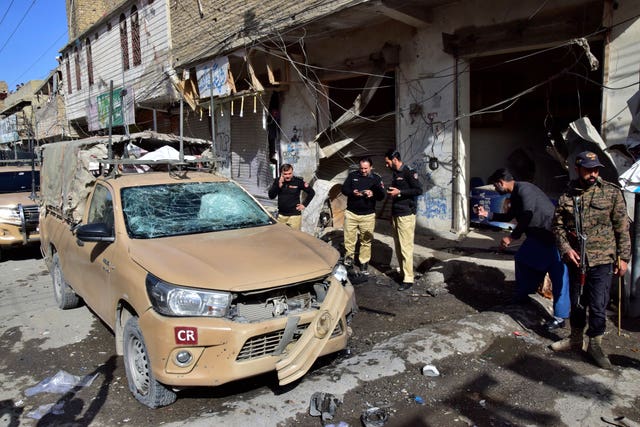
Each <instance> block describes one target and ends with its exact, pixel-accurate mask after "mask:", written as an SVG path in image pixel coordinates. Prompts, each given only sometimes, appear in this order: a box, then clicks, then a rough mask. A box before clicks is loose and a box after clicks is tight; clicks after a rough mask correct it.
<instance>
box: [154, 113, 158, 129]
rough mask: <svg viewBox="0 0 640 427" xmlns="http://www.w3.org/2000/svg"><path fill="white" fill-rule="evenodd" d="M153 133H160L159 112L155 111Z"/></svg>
mask: <svg viewBox="0 0 640 427" xmlns="http://www.w3.org/2000/svg"><path fill="white" fill-rule="evenodd" d="M153 131H154V132H158V112H157V111H156V109H155V108H154V109H153Z"/></svg>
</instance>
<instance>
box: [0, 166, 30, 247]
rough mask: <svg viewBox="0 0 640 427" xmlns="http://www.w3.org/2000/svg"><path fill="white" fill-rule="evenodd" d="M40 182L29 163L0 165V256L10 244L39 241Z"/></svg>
mask: <svg viewBox="0 0 640 427" xmlns="http://www.w3.org/2000/svg"><path fill="white" fill-rule="evenodd" d="M39 185H40V172H39V171H38V170H37V169H35V168H33V167H32V166H26V165H2V166H0V257H1V256H2V253H3V252H4V251H6V250H7V249H9V248H12V247H16V246H24V245H29V244H37V243H39V242H40V229H39V226H38V217H39V208H38V202H37V201H36V198H37V191H38V188H39Z"/></svg>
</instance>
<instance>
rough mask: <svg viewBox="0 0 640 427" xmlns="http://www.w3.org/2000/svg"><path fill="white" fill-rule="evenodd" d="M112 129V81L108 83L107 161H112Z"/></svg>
mask: <svg viewBox="0 0 640 427" xmlns="http://www.w3.org/2000/svg"><path fill="white" fill-rule="evenodd" d="M112 128H113V80H110V81H109V151H108V153H109V155H108V159H109V160H111V159H113V147H112V145H111V131H112Z"/></svg>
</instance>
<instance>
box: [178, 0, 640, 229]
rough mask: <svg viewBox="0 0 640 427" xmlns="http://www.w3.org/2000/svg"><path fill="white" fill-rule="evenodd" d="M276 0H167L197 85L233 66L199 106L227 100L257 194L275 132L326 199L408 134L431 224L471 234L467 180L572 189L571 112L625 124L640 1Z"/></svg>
mask: <svg viewBox="0 0 640 427" xmlns="http://www.w3.org/2000/svg"><path fill="white" fill-rule="evenodd" d="M276 3H277V4H274V3H273V2H270V3H269V4H268V5H266V4H262V3H260V2H245V3H242V4H240V3H239V2H222V3H216V4H215V5H214V4H211V3H206V2H199V1H196V0H193V1H182V2H175V3H173V2H172V3H171V6H170V9H171V10H170V16H171V27H172V34H171V35H172V42H173V48H172V52H173V61H174V62H173V65H174V67H175V68H176V69H177V70H186V71H188V75H189V76H190V78H193V76H194V75H195V76H196V80H197V81H196V84H197V85H198V87H199V89H203V88H205V87H206V86H207V83H206V82H205V84H204V85H202V84H201V81H200V80H201V79H203V80H207V79H209V80H210V81H211V83H212V85H213V84H215V81H216V79H215V76H214V78H211V77H210V76H207V73H206V71H205V70H207V69H208V67H210V68H211V69H215V70H220V69H221V68H222V69H224V70H228V74H226V75H225V72H227V71H225V72H223V73H222V74H220V76H222V78H221V79H218V80H217V81H218V83H219V84H220V85H227V86H225V87H224V88H223V90H222V91H221V92H213V93H214V95H213V97H214V102H209V101H210V100H209V96H210V94H211V93H212V92H211V91H208V92H207V89H206V88H205V90H204V91H203V93H199V94H198V95H197V97H198V98H199V104H198V105H199V107H200V108H203V109H204V110H205V113H204V114H209V113H210V111H211V107H210V105H212V104H213V105H214V114H213V116H214V117H215V120H214V128H215V135H216V144H217V148H218V150H219V154H220V155H223V156H226V157H227V158H228V167H227V169H226V172H227V173H228V174H229V175H230V176H231V177H232V178H234V179H236V180H238V181H240V182H242V183H243V184H245V185H247V184H249V185H248V186H249V187H250V188H251V190H252V192H253V193H254V194H257V195H260V193H261V192H262V193H266V188H267V186H268V185H269V182H270V177H271V175H270V169H272V168H273V166H272V164H273V161H272V157H273V154H274V153H273V151H274V147H273V146H271V148H270V146H269V140H270V139H273V138H274V137H275V138H277V144H276V147H275V151H277V153H276V157H277V159H278V161H279V163H282V162H287V163H292V164H293V165H294V167H295V168H296V173H297V174H300V175H302V176H304V177H305V178H306V179H314V180H315V181H316V185H317V186H318V185H320V186H321V192H320V193H321V194H322V195H323V196H324V197H318V201H317V203H322V202H323V201H324V200H326V199H330V200H333V199H334V198H336V196H335V195H336V194H337V193H338V192H337V191H336V190H335V186H336V185H339V184H340V183H342V181H343V180H344V177H345V176H346V174H347V172H348V170H349V167H351V166H353V165H355V164H356V163H357V159H358V157H359V156H361V155H363V154H368V155H371V156H372V157H373V162H374V168H375V170H377V171H378V172H379V173H382V174H383V177H385V176H386V173H387V172H386V171H384V165H383V160H382V159H383V157H382V156H383V154H384V152H385V151H386V150H387V149H389V148H397V149H398V150H399V151H400V153H401V155H402V157H403V159H404V160H405V163H407V164H409V165H410V166H411V167H413V168H415V169H416V170H417V172H418V174H419V176H420V180H421V181H422V183H423V186H424V190H425V192H424V194H423V195H422V196H420V198H419V208H418V228H419V229H423V230H430V231H433V232H436V233H438V234H444V235H451V233H453V234H454V235H459V234H462V233H464V232H466V230H467V227H468V224H469V194H470V190H471V189H472V187H473V185H475V184H479V183H482V181H483V179H486V177H487V176H488V175H489V174H490V173H491V172H492V171H493V170H494V169H496V168H498V167H502V166H508V167H510V168H512V169H513V170H514V171H515V173H516V175H517V177H518V178H519V179H526V180H532V181H533V182H535V183H537V184H538V185H540V186H541V187H542V188H543V189H545V190H546V191H547V192H548V193H549V194H551V195H552V196H553V195H555V194H558V193H560V191H561V190H562V189H563V188H564V185H565V184H566V179H567V175H568V169H570V168H567V166H566V162H564V160H565V159H567V158H568V157H569V156H570V153H567V152H566V147H564V146H563V144H562V139H563V134H564V132H565V131H566V129H567V128H568V126H569V124H570V123H571V122H574V121H576V120H578V119H581V118H586V119H588V121H589V122H590V123H592V124H593V127H594V128H595V129H597V131H599V132H600V133H601V135H602V137H603V138H604V141H606V144H607V145H608V146H611V145H615V144H619V143H624V142H625V140H626V138H627V131H628V127H629V122H630V120H631V117H630V115H629V113H628V111H626V109H625V106H626V100H627V99H628V98H630V96H631V95H632V94H633V93H634V92H635V91H636V90H637V84H638V69H637V64H638V59H640V55H639V54H640V52H638V48H637V47H636V45H635V44H634V43H633V42H632V41H633V40H635V39H637V35H638V34H637V33H638V27H639V26H638V23H637V16H638V13H639V12H640V6H638V5H635V4H632V3H630V2H614V1H577V0H576V1H569V0H567V1H560V2H539V1H526V0H525V1H522V2H518V3H517V4H514V3H513V2H511V1H508V0H505V1H493V2H490V3H489V4H487V2H481V1H455V2H453V1H445V0H423V1H404V0H403V1H399V0H398V1H394V0H387V1H344V2H341V1H337V2H318V1H310V2H297V3H296V4H295V5H292V4H290V3H285V2H276ZM224 67H227V68H224ZM256 104H257V107H256ZM586 119H585V120H586ZM270 126H271V127H270ZM614 159H615V160H616V161H617V162H625V161H626V160H625V159H623V158H616V157H615V156H614ZM558 160H559V161H558ZM314 202H315V200H314ZM336 203H337V201H336ZM381 205H382V204H381ZM384 208H385V206H381V209H384ZM382 216H384V214H383V213H382ZM306 225H307V227H310V226H313V224H306Z"/></svg>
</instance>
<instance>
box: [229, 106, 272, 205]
mask: <svg viewBox="0 0 640 427" xmlns="http://www.w3.org/2000/svg"><path fill="white" fill-rule="evenodd" d="M236 109H237V108H236ZM268 150H269V147H268V139H267V131H266V130H265V129H263V127H262V111H260V110H258V112H257V113H254V112H252V111H250V112H246V111H245V112H244V114H243V117H240V116H239V114H238V111H236V112H235V114H234V115H233V116H231V178H232V179H234V180H236V181H237V182H238V183H239V184H240V185H242V186H243V187H244V188H246V189H247V191H249V193H251V194H253V195H254V196H255V197H257V198H260V199H266V198H267V191H268V189H269V186H270V185H271V183H272V182H273V178H272V172H271V164H270V163H269V159H268Z"/></svg>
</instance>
